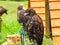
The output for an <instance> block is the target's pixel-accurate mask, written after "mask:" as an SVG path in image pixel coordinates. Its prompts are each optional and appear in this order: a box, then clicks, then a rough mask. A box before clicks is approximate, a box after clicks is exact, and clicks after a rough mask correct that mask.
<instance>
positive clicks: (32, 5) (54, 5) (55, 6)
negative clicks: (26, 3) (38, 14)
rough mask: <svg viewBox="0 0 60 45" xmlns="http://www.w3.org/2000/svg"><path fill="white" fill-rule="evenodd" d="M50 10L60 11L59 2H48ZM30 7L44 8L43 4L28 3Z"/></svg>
mask: <svg viewBox="0 0 60 45" xmlns="http://www.w3.org/2000/svg"><path fill="white" fill-rule="evenodd" d="M49 5H50V9H51V10H52V9H53V10H54V9H60V6H59V5H60V2H50V3H49ZM30 7H45V2H30Z"/></svg>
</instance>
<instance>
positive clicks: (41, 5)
mask: <svg viewBox="0 0 60 45" xmlns="http://www.w3.org/2000/svg"><path fill="white" fill-rule="evenodd" d="M30 7H45V2H30Z"/></svg>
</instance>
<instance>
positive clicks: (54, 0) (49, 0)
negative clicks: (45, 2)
mask: <svg viewBox="0 0 60 45" xmlns="http://www.w3.org/2000/svg"><path fill="white" fill-rule="evenodd" d="M49 1H60V0H49Z"/></svg>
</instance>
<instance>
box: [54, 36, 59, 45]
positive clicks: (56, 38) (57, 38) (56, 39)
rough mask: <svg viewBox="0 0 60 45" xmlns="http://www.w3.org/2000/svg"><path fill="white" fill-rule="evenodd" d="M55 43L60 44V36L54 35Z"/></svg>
mask: <svg viewBox="0 0 60 45" xmlns="http://www.w3.org/2000/svg"><path fill="white" fill-rule="evenodd" d="M53 45H60V36H58V37H53Z"/></svg>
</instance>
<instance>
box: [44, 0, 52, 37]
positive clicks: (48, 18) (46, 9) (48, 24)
mask: <svg viewBox="0 0 60 45" xmlns="http://www.w3.org/2000/svg"><path fill="white" fill-rule="evenodd" d="M45 13H46V34H47V37H48V38H52V30H51V18H50V9H49V1H48V0H45Z"/></svg>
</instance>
